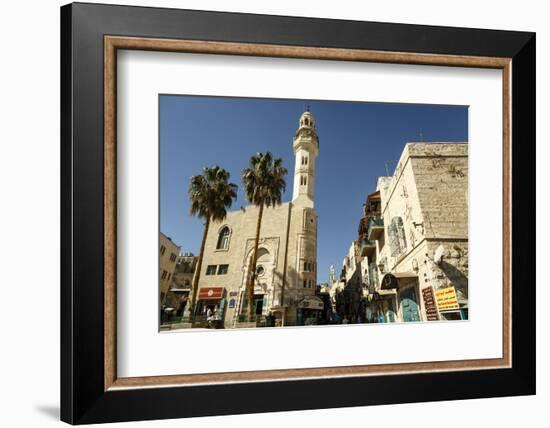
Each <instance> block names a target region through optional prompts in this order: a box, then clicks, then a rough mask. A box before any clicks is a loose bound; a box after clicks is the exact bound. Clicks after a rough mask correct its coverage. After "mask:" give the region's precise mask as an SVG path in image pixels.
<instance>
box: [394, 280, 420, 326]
mask: <svg viewBox="0 0 550 428" xmlns="http://www.w3.org/2000/svg"><path fill="white" fill-rule="evenodd" d="M399 304H400V306H401V313H402V315H403V321H405V322H411V321H420V310H419V308H418V302H417V299H416V293H415V290H414V287H409V288H405V289H404V290H402V291H400V292H399Z"/></svg>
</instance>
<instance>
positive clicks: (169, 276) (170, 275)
mask: <svg viewBox="0 0 550 428" xmlns="http://www.w3.org/2000/svg"><path fill="white" fill-rule="evenodd" d="M171 277H172V274H171V273H169V274H168V281H170V278H171Z"/></svg>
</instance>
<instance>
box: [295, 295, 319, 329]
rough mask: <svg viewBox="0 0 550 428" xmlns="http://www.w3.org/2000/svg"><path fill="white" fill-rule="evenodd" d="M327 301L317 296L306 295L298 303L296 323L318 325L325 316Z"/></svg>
mask: <svg viewBox="0 0 550 428" xmlns="http://www.w3.org/2000/svg"><path fill="white" fill-rule="evenodd" d="M324 309H325V302H323V300H322V299H320V298H319V297H317V296H306V297H304V298H303V299H302V300H301V301H300V302H299V303H298V305H296V325H317V324H319V322H320V320H321V317H322V316H323V310H324Z"/></svg>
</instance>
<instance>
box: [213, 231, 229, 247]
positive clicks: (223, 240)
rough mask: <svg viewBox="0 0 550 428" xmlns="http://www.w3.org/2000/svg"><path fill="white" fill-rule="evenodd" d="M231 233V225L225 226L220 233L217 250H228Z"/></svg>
mask: <svg viewBox="0 0 550 428" xmlns="http://www.w3.org/2000/svg"><path fill="white" fill-rule="evenodd" d="M230 235H231V232H230V230H229V227H227V226H225V227H223V228H222V230H220V234H219V235H218V244H217V245H216V249H217V250H227V249H228V248H229V236H230Z"/></svg>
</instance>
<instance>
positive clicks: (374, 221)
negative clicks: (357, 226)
mask: <svg viewBox="0 0 550 428" xmlns="http://www.w3.org/2000/svg"><path fill="white" fill-rule="evenodd" d="M374 227H377V228H380V227H382V228H383V227H384V219H382V218H370V219H369V224H368V225H367V237H369V236H371V235H370V233H371V230H372V229H373V228H374Z"/></svg>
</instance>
